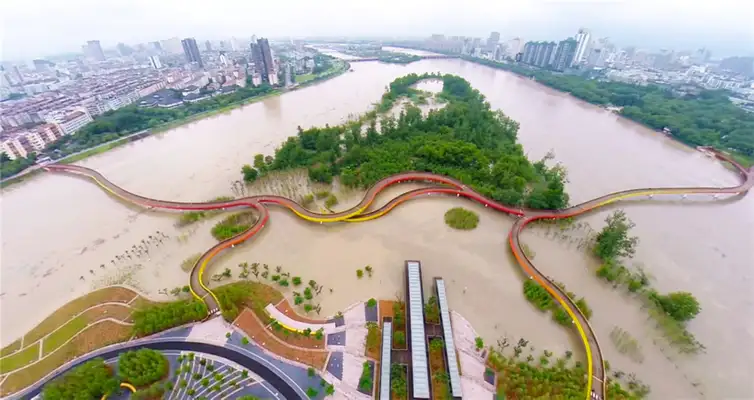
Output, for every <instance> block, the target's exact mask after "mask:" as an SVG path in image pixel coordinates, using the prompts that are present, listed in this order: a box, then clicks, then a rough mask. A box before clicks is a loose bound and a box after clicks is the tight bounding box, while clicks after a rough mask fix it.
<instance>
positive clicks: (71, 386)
mask: <svg viewBox="0 0 754 400" xmlns="http://www.w3.org/2000/svg"><path fill="white" fill-rule="evenodd" d="M119 383H120V382H119V381H118V379H117V378H116V377H114V376H113V374H112V370H111V369H110V368H109V367H108V366H107V365H106V364H105V360H104V359H102V358H95V359H93V360H91V361H87V362H85V363H84V364H81V365H79V366H78V367H76V368H74V369H72V370H71V371H70V372H68V373H66V374H64V375H63V376H62V377H60V378H57V379H55V380H53V381H52V382H50V383H48V384H47V385H45V386H44V388H43V389H42V396H43V397H44V399H46V400H68V399H85V398H88V399H91V398H97V399H98V398H100V397H102V396H103V395H110V394H113V393H115V392H116V391H117V390H118V385H119Z"/></svg>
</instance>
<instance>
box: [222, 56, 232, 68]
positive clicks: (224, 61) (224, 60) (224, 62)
mask: <svg viewBox="0 0 754 400" xmlns="http://www.w3.org/2000/svg"><path fill="white" fill-rule="evenodd" d="M220 62H221V63H222V64H223V65H225V66H226V67H227V66H228V65H230V61H229V60H228V56H226V55H225V53H220Z"/></svg>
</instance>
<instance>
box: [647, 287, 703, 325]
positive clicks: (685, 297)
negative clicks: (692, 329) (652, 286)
mask: <svg viewBox="0 0 754 400" xmlns="http://www.w3.org/2000/svg"><path fill="white" fill-rule="evenodd" d="M657 299H658V300H659V303H660V307H662V309H663V311H665V312H666V313H667V314H668V315H670V317H672V318H673V319H674V320H676V321H681V322H685V321H689V320H691V319H694V317H696V315H697V314H699V312H700V311H701V310H702V307H701V306H700V305H699V301H698V300H697V299H696V297H694V295H692V294H691V293H689V292H673V293H668V294H667V295H663V296H657Z"/></svg>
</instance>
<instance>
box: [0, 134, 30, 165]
mask: <svg viewBox="0 0 754 400" xmlns="http://www.w3.org/2000/svg"><path fill="white" fill-rule="evenodd" d="M0 151H2V152H3V153H5V154H6V155H7V156H8V158H10V159H11V160H15V159H17V158H26V156H28V155H29V153H31V152H32V151H33V148H32V147H31V145H30V144H29V142H28V141H27V140H26V137H25V136H23V135H20V134H15V135H13V136H10V137H5V138H3V141H2V142H0Z"/></svg>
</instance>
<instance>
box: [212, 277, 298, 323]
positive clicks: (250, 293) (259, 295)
mask: <svg viewBox="0 0 754 400" xmlns="http://www.w3.org/2000/svg"><path fill="white" fill-rule="evenodd" d="M234 287H240V288H243V289H244V291H245V292H246V293H247V295H246V298H244V299H243V300H242V301H241V305H243V306H246V307H249V308H250V309H251V311H253V312H254V314H256V316H257V317H258V318H259V319H260V320H261V321H262V322H263V323H264V324H265V325H266V324H269V323H270V320H271V318H270V315H269V314H267V311H266V310H265V309H264V308H265V307H267V305H268V304H273V305H274V304H277V303H279V302H280V301H281V300H283V294H282V293H280V291H279V290H277V289H275V288H274V287H272V286H269V285H265V284H264V283H259V282H252V281H241V282H234V283H229V284H227V285H223V286H219V287H217V288H213V289H212V291H213V292H215V294H217V295H218V296H220V294H221V293H222V292H223V289H224V288H230V289H233V288H234ZM239 309H240V307H239Z"/></svg>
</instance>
